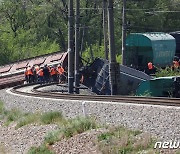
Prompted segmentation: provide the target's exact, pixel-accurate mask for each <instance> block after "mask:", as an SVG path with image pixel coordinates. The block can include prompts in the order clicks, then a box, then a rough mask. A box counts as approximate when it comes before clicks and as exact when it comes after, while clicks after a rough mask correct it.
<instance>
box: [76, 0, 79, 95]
mask: <svg viewBox="0 0 180 154" xmlns="http://www.w3.org/2000/svg"><path fill="white" fill-rule="evenodd" d="M79 5H80V4H79V0H76V14H75V87H76V93H77V94H79V88H78V87H79V80H80V76H79Z"/></svg>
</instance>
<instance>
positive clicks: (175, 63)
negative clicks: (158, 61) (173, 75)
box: [173, 60, 179, 69]
mask: <svg viewBox="0 0 180 154" xmlns="http://www.w3.org/2000/svg"><path fill="white" fill-rule="evenodd" d="M173 66H174V68H176V69H178V68H179V62H178V61H177V60H174V61H173Z"/></svg>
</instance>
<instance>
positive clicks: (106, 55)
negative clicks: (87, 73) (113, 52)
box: [103, 0, 108, 60]
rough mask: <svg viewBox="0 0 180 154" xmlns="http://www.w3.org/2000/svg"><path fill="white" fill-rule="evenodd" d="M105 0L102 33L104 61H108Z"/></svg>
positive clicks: (105, 0)
mask: <svg viewBox="0 0 180 154" xmlns="http://www.w3.org/2000/svg"><path fill="white" fill-rule="evenodd" d="M106 25H107V0H103V33H104V51H105V59H107V60H108V43H107V31H106V30H107V26H106Z"/></svg>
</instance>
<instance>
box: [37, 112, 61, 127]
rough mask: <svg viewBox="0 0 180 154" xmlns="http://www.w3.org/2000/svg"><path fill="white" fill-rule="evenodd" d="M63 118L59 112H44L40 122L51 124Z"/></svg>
mask: <svg viewBox="0 0 180 154" xmlns="http://www.w3.org/2000/svg"><path fill="white" fill-rule="evenodd" d="M62 119H63V116H62V114H61V113H60V112H46V113H43V114H42V116H41V118H40V120H41V122H42V123H43V124H51V123H56V122H58V121H61V120H62Z"/></svg>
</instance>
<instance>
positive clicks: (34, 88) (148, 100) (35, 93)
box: [11, 83, 180, 107]
mask: <svg viewBox="0 0 180 154" xmlns="http://www.w3.org/2000/svg"><path fill="white" fill-rule="evenodd" d="M53 84H56V83H51V84H46V85H36V84H27V85H20V86H16V87H13V88H12V89H11V92H12V93H15V94H20V95H26V96H32V97H43V98H53V99H66V100H67V99H69V100H82V101H100V102H102V101H104V102H119V103H133V104H147V105H162V106H176V107H179V106H180V99H179V98H167V97H144V96H141V97H137V96H122V95H116V96H109V95H108V96H107V95H82V94H67V93H57V92H47V91H41V90H39V89H40V88H42V87H45V86H50V85H53ZM27 87H30V88H31V90H30V91H28V92H27V91H24V90H23V88H26V89H27Z"/></svg>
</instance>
